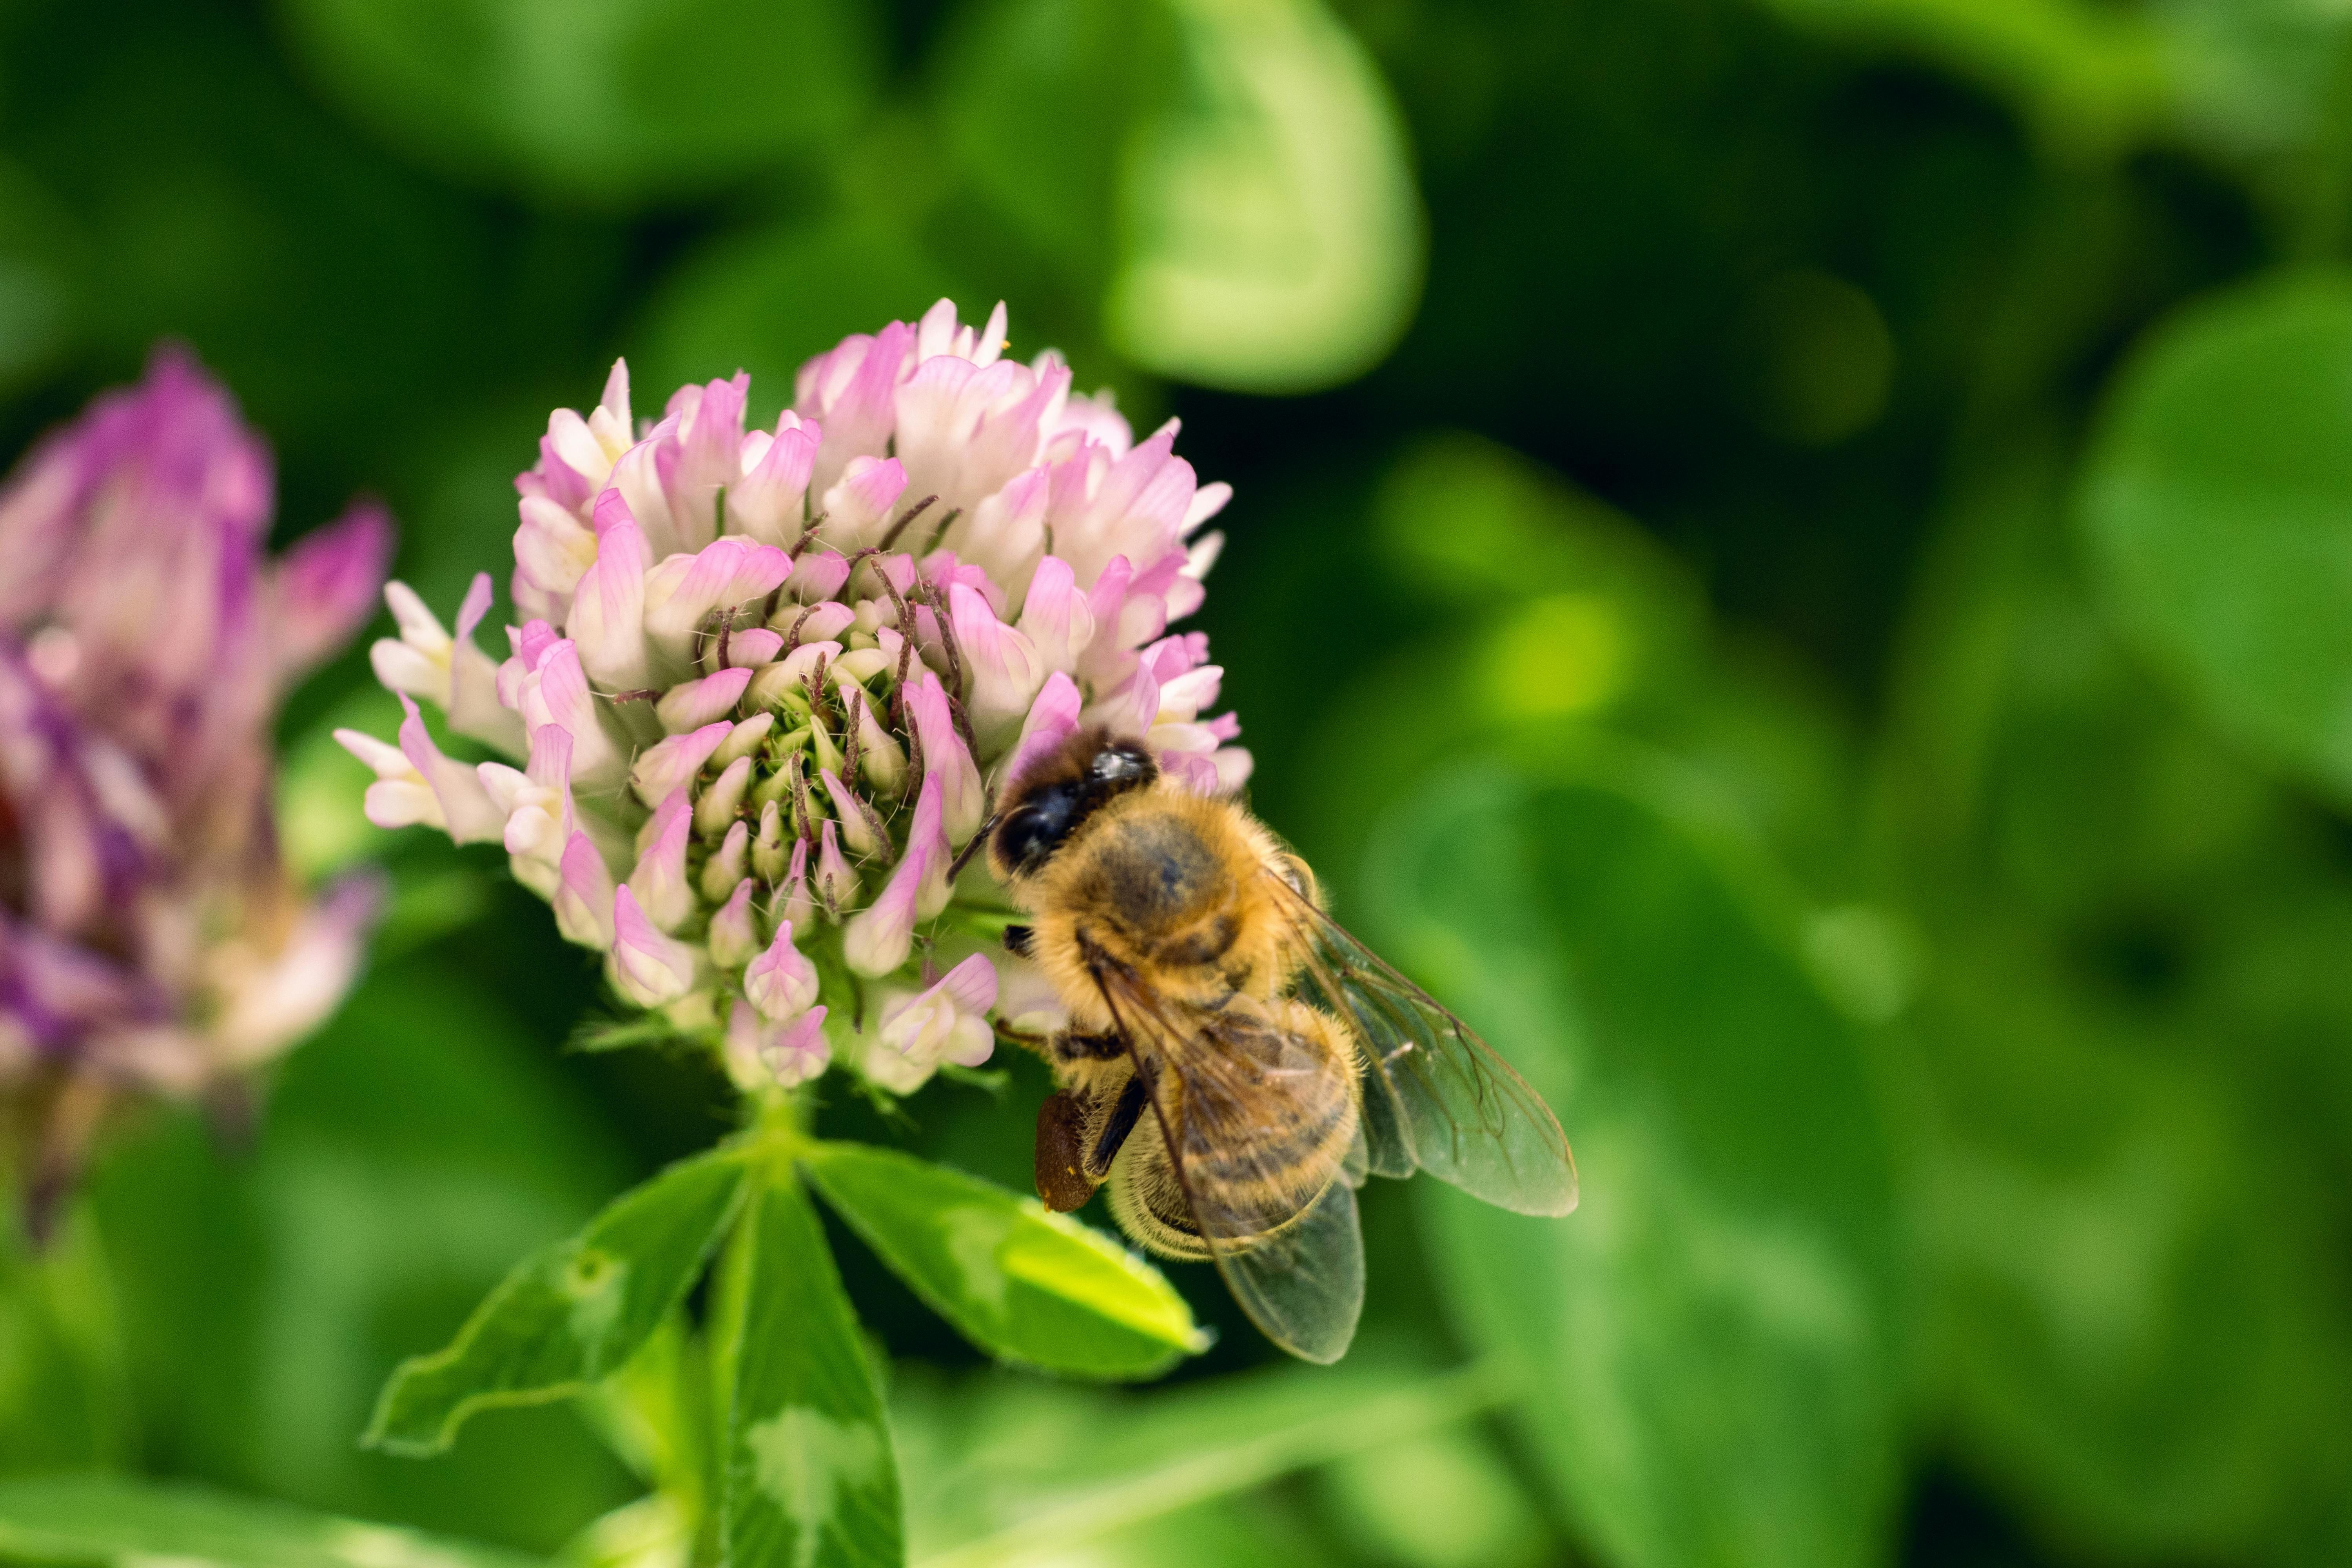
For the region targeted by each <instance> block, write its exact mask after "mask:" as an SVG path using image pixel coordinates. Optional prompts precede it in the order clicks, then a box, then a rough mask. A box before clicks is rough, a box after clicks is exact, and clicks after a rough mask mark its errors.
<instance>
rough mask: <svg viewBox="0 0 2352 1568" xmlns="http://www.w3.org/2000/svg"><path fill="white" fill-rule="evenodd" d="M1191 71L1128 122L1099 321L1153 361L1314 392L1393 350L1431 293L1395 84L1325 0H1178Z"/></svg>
mask: <svg viewBox="0 0 2352 1568" xmlns="http://www.w3.org/2000/svg"><path fill="white" fill-rule="evenodd" d="M1171 7H1172V9H1173V11H1174V14H1175V16H1176V20H1177V23H1178V25H1179V33H1180V35H1181V40H1182V50H1183V56H1184V68H1183V73H1182V78H1181V81H1182V86H1181V91H1180V92H1178V93H1177V94H1175V95H1174V96H1173V98H1172V100H1171V101H1170V102H1168V103H1166V104H1164V105H1162V106H1160V108H1159V109H1158V110H1156V112H1154V113H1152V114H1150V116H1149V117H1148V118H1147V119H1146V120H1145V121H1144V122H1143V123H1142V124H1141V125H1139V127H1138V128H1137V129H1136V131H1135V132H1134V140H1133V142H1131V144H1130V150H1129V158H1128V163H1127V166H1126V168H1125V171H1124V173H1123V174H1122V175H1121V179H1120V207H1121V212H1122V234H1123V238H1124V244H1123V246H1122V256H1121V261H1120V265H1119V268H1118V275H1117V276H1116V278H1115V279H1113V281H1112V284H1111V289H1110V295H1109V298H1108V300H1107V301H1106V302H1105V305H1104V311H1105V330H1106V331H1107V332H1108V335H1109V337H1110V340H1111V342H1112V343H1113V345H1114V346H1115V347H1117V348H1118V350H1119V352H1120V353H1124V354H1125V355H1126V356H1127V357H1128V358H1129V359H1130V360H1132V361H1134V362H1135V363H1138V364H1140V365H1142V366H1144V367H1145V368H1146V369H1148V370H1151V371H1155V372H1158V373H1159V374H1163V375H1170V376H1174V377H1176V378H1178V379H1179V380H1183V381H1192V382H1198V383H1200V384H1202V385H1207V386H1217V387H1224V388H1228V389H1232V390H1235V391H1246V392H1306V391H1312V390H1314V389H1317V388H1318V387H1325V386H1331V385H1335V384H1339V383H1340V382H1343V381H1347V380H1349V379H1350V378H1351V377H1354V376H1356V375H1358V374H1361V373H1362V372H1364V371H1366V370H1368V369H1370V367H1371V366H1372V365H1373V364H1375V363H1379V361H1380V360H1381V358H1382V357H1383V356H1385V355H1386V354H1387V353H1388V352H1389V350H1390V348H1391V347H1392V346H1393V345H1394V344H1395V342H1396V341H1397V339H1398V338H1399V337H1400V336H1402V333H1403V331H1404V330H1405V327H1406V325H1407V324H1408V323H1409V322H1410V321H1411V320H1412V311H1413V307H1414V305H1415V304H1416V303H1417V302H1418V301H1419V300H1420V297H1421V280H1422V262H1423V250H1424V247H1425V238H1424V236H1423V219H1422V211H1421V200H1420V195H1419V193H1418V191H1417V190H1416V188H1415V186H1414V183H1413V175H1412V162H1411V160H1410V158H1409V156H1408V154H1407V152H1406V148H1405V142H1404V132H1403V129H1402V126H1401V125H1400V123H1399V121H1398V116H1397V112H1396V109H1395V106H1394V105H1393V104H1392V103H1391V100H1390V98H1389V93H1388V89H1387V87H1386V85H1385V84H1383V83H1382V81H1381V77H1380V73H1379V70H1378V69H1377V68H1375V67H1374V65H1373V64H1372V61H1371V59H1370V57H1369V56H1368V55H1367V54H1366V53H1365V52H1364V49H1363V47H1362V46H1361V45H1360V44H1359V43H1358V42H1357V41H1356V39H1355V38H1354V37H1353V36H1351V35H1350V34H1349V32H1348V30H1347V29H1346V28H1345V27H1344V26H1341V25H1340V24H1339V21H1338V20H1337V19H1335V18H1334V17H1333V16H1331V15H1330V13H1329V12H1328V11H1326V10H1325V9H1324V8H1323V6H1322V5H1320V4H1318V0H1171Z"/></svg>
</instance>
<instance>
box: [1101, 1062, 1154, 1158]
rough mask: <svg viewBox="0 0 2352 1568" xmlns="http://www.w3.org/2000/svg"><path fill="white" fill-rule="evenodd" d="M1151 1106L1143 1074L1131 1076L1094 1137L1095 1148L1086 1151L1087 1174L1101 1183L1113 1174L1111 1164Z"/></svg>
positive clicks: (1120, 1090)
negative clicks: (1146, 1107) (1145, 1108)
mask: <svg viewBox="0 0 2352 1568" xmlns="http://www.w3.org/2000/svg"><path fill="white" fill-rule="evenodd" d="M1148 1103H1150V1101H1149V1100H1148V1099H1147V1098H1146V1094H1145V1089H1144V1083H1143V1079H1142V1077H1141V1075H1139V1074H1132V1073H1131V1074H1129V1076H1128V1079H1127V1083H1126V1085H1125V1087H1123V1088H1121V1089H1119V1091H1118V1100H1115V1101H1114V1102H1112V1105H1111V1108H1110V1114H1109V1115H1108V1117H1105V1118H1104V1119H1103V1124H1102V1131H1100V1132H1097V1134H1095V1146H1094V1147H1093V1148H1092V1149H1089V1150H1088V1151H1087V1167H1086V1168H1087V1175H1089V1176H1091V1177H1092V1178H1094V1179H1095V1180H1096V1181H1097V1182H1099V1181H1101V1180H1102V1179H1103V1178H1104V1177H1105V1176H1108V1174H1110V1164H1111V1162H1112V1161H1113V1160H1116V1159H1118V1152H1119V1149H1120V1147H1121V1146H1122V1145H1124V1144H1125V1143H1126V1142H1127V1135H1128V1134H1129V1133H1130V1132H1132V1131H1135V1123H1136V1121H1137V1120H1138V1119H1139V1118H1140V1117H1141V1116H1142V1115H1143V1108H1144V1106H1145V1105H1147V1104H1148Z"/></svg>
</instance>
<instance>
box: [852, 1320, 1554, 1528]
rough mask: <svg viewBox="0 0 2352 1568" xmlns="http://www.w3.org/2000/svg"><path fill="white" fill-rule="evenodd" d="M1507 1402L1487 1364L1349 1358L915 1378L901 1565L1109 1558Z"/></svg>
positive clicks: (907, 1421)
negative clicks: (1221, 1506)
mask: <svg viewBox="0 0 2352 1568" xmlns="http://www.w3.org/2000/svg"><path fill="white" fill-rule="evenodd" d="M1509 1393H1510V1390H1509V1387H1508V1384H1507V1378H1506V1377H1505V1376H1504V1374H1503V1371H1502V1369H1500V1368H1498V1367H1494V1366H1477V1367H1470V1368H1465V1369H1462V1370H1459V1371H1455V1372H1451V1373H1443V1374H1438V1375H1431V1374H1429V1373H1424V1372H1421V1371H1419V1370H1417V1369H1413V1368H1410V1367H1404V1366H1397V1365H1393V1364H1391V1365H1382V1364H1379V1363H1376V1362H1363V1363H1358V1362H1352V1361H1351V1362H1349V1363H1346V1364H1344V1365H1342V1366H1339V1367H1337V1368H1333V1369H1330V1370H1328V1371H1325V1370H1319V1369H1318V1370H1317V1371H1315V1372H1311V1373H1310V1372H1306V1371H1303V1370H1300V1369H1297V1368H1289V1367H1286V1368H1282V1369H1279V1370H1275V1371H1269V1372H1262V1373H1247V1374H1244V1375H1242V1376H1238V1377H1230V1378H1223V1379H1220V1380H1217V1381H1214V1382H1211V1383H1206V1384H1191V1385H1188V1386H1186V1387H1183V1388H1181V1389H1171V1390H1167V1391H1164V1392H1158V1393H1154V1394H1150V1395H1149V1396H1139V1395H1135V1394H1112V1393H1108V1392H1106V1391H1097V1390H1087V1389H1078V1388H1067V1387H1055V1386H1053V1385H1050V1384H1037V1383H1033V1382H1013V1381H1011V1380H997V1379H989V1380H985V1381H983V1380H982V1379H976V1378H975V1379H967V1380H965V1381H964V1382H963V1383H961V1384H959V1385H958V1386H957V1387H956V1388H955V1389H954V1390H953V1391H952V1392H942V1391H940V1390H938V1389H936V1388H931V1387H927V1386H924V1385H920V1384H918V1385H917V1386H915V1387H913V1388H910V1389H909V1390H908V1391H907V1392H906V1393H905V1394H903V1395H902V1396H901V1398H900V1399H899V1401H898V1407H899V1408H900V1410H901V1412H902V1415H901V1423H902V1426H903V1433H902V1438H901V1441H902V1446H903V1449H904V1456H905V1458H904V1463H905V1466H906V1469H907V1474H908V1512H909V1515H910V1520H911V1522H912V1525H913V1528H914V1531H915V1546H916V1551H915V1553H914V1556H915V1560H916V1561H917V1562H918V1563H921V1564H923V1565H924V1568H994V1565H1000V1564H1002V1565H1008V1568H1009V1565H1011V1564H1014V1563H1036V1562H1047V1561H1058V1560H1061V1559H1062V1558H1064V1557H1067V1556H1071V1555H1075V1554H1082V1553H1087V1552H1110V1551H1113V1550H1115V1548H1114V1546H1113V1543H1114V1542H1118V1548H1116V1550H1118V1552H1119V1555H1120V1558H1121V1560H1124V1557H1125V1555H1126V1552H1128V1551H1129V1550H1131V1549H1132V1548H1133V1546H1135V1545H1139V1544H1140V1543H1141V1542H1146V1541H1149V1540H1150V1539H1151V1538H1152V1537H1154V1536H1156V1535H1157V1534H1158V1533H1159V1528H1160V1523H1161V1522H1163V1521H1168V1520H1170V1519H1171V1518H1173V1517H1175V1516H1177V1515H1180V1514H1181V1513H1183V1512H1185V1511H1186V1510H1192V1509H1195V1508H1198V1507H1200V1506H1201V1505H1202V1504H1204V1503H1208V1502H1211V1501H1213V1500H1218V1499H1221V1498H1230V1497H1233V1496H1235V1495H1237V1494H1241V1493H1244V1492H1247V1491H1250V1490H1253V1489H1257V1488H1261V1487H1264V1486H1265V1485H1266V1484H1267V1483H1268V1482H1270V1481H1273V1480H1276V1479H1279V1478H1280V1477H1283V1476H1285V1475H1289V1474H1292V1473H1294V1472H1296V1471H1298V1470H1303V1469H1308V1468H1313V1467H1315V1466H1318V1465H1322V1464H1327V1463H1329V1462H1331V1461H1333V1460H1335V1459H1339V1458H1345V1457H1347V1456H1349V1455H1352V1454H1359V1453H1364V1452H1367V1451H1370V1450H1375V1449H1379V1448H1381V1447H1383V1446H1385V1445H1391V1444H1397V1443H1402V1442H1405V1441H1408V1440H1410V1439H1412V1438H1414V1437H1417V1436H1420V1435H1422V1434H1424V1433H1428V1432H1432V1431H1436V1430H1439V1429H1442V1428H1444V1427H1447V1426H1452V1425H1454V1424H1455V1423H1457V1422H1460V1421H1462V1420H1463V1419H1465V1417H1467V1416H1469V1415H1474V1414H1475V1413H1476V1412H1478V1411H1481V1410H1484V1409H1488V1408H1491V1407H1492V1406H1494V1405H1497V1404H1500V1403H1502V1402H1503V1401H1504V1400H1505V1399H1507V1397H1508V1396H1509ZM1153 1560H1154V1561H1157V1560H1159V1559H1157V1558H1154V1559H1153ZM1206 1560H1207V1561H1227V1560H1231V1559H1227V1558H1224V1557H1223V1556H1219V1557H1214V1558H1210V1559H1206Z"/></svg>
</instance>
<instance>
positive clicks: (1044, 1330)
mask: <svg viewBox="0 0 2352 1568" xmlns="http://www.w3.org/2000/svg"><path fill="white" fill-rule="evenodd" d="M803 1165H804V1168H805V1169H806V1170H807V1172H808V1173H809V1179H810V1180H811V1181H813V1182H814V1183H815V1184H816V1187H817V1190H818V1191H819V1192H821V1193H823V1194H824V1197H825V1201H826V1202H827V1203H829V1204H831V1205H833V1207H834V1208H835V1210H836V1211H837V1212H838V1213H839V1214H840V1215H841V1216H842V1217H843V1218H844V1219H845V1220H847V1221H848V1222H849V1225H850V1227H851V1228H852V1229H854V1230H856V1232H857V1234H858V1236H859V1237H860V1238H861V1239H863V1240H864V1241H865V1242H866V1245H867V1246H868V1247H872V1248H874V1250H875V1251H876V1252H877V1253H879V1254H880V1255H881V1257H882V1260H883V1261H884V1262H885V1263H887V1264H888V1265H889V1266H890V1267H891V1268H892V1269H893V1270H895V1271H896V1272H897V1273H898V1277H899V1278H900V1279H904V1280H905V1281H906V1282H907V1283H908V1285H909V1286H910V1287H912V1288H913V1289H914V1291H915V1293H916V1294H917V1295H919V1296H920V1297H922V1299H923V1300H925V1301H927V1302H929V1304H930V1306H931V1308H932V1309H933V1310H936V1311H937V1312H938V1313H939V1314H940V1316H941V1317H944V1318H946V1319H947V1320H948V1321H950V1322H951V1323H953V1324H954V1325H955V1326H956V1327H957V1328H958V1329H960V1330H961V1331H963V1333H964V1335H965V1337H967V1338H968V1339H970V1340H971V1342H973V1343H974V1344H976V1345H978V1346H979V1347H980V1348H981V1349H982V1350H984V1351H986V1352H988V1353H989V1354H991V1355H993V1356H995V1357H997V1358H998V1359H1000V1360H1003V1361H1008V1362H1013V1363H1018V1364H1022V1365H1025V1366H1034V1367H1042V1368H1045V1369H1046V1370H1048V1371H1052V1372H1059V1373H1069V1374H1071V1375H1074V1376H1078V1377H1102V1378H1135V1377H1150V1376H1152V1375H1154V1374H1155V1373H1160V1372H1162V1371H1165V1370H1166V1369H1167V1368H1168V1367H1169V1366H1170V1365H1171V1364H1172V1363H1174V1362H1175V1361H1176V1360H1177V1359H1178V1358H1179V1357H1181V1356H1182V1355H1184V1354H1186V1353H1187V1352H1191V1353H1194V1354H1197V1353H1199V1352H1201V1351H1202V1350H1204V1349H1206V1348H1207V1340H1206V1339H1205V1337H1204V1336H1203V1335H1202V1332H1201V1331H1200V1330H1199V1329H1198V1328H1196V1327H1194V1325H1193V1322H1192V1310H1191V1309H1190V1308H1189V1307H1187V1306H1186V1305H1185V1304H1184V1299H1183V1298H1182V1297H1181V1296H1180V1295H1178V1294H1177V1293H1176V1290H1175V1289H1174V1287H1172V1286H1171V1285H1170V1284H1169V1283H1168V1281H1167V1279H1165V1278H1164V1277H1163V1276H1162V1275H1161V1274H1160V1271H1159V1270H1158V1269H1157V1268H1152V1267H1151V1266H1150V1264H1148V1263H1145V1262H1144V1261H1142V1260H1141V1259H1140V1258H1137V1257H1136V1256H1135V1255H1134V1254H1133V1253H1131V1252H1129V1250H1128V1249H1127V1248H1126V1247H1122V1246H1120V1245H1119V1244H1118V1243H1117V1242H1115V1241H1113V1240H1111V1239H1110V1238H1109V1237H1106V1236H1104V1235H1102V1234H1101V1233H1100V1232H1098V1231H1096V1230H1093V1229H1091V1228H1089V1227H1088V1226H1085V1225H1082V1224H1080V1223H1079V1222H1078V1221H1076V1220H1075V1219H1072V1218H1070V1217H1069V1216H1068V1215H1057V1214H1052V1213H1049V1212H1047V1211H1046V1209H1045V1207H1044V1206H1043V1205H1040V1204H1039V1203H1038V1202H1037V1201H1036V1200H1035V1199H1034V1198H1029V1197H1022V1196H1017V1195H1015V1194H1012V1193H1009V1192H1006V1191H1005V1190H1004V1189H1003V1188H1002V1187H999V1186H996V1185H993V1184H991V1183H988V1182H983V1181H982V1180H980V1179H979V1178H978V1177H975V1176H968V1175H966V1174H964V1173H962V1172H961V1171H953V1170H950V1169H948V1168H947V1167H945V1166H943V1165H934V1164H931V1163H929V1162H927V1161H923V1160H919V1159H916V1158H915V1157H914V1156H912V1155H909V1154H901V1153H898V1152H895V1151H891V1150H887V1149H875V1148H870V1147H868V1146H866V1145H865V1144H860V1143H820V1144H817V1145H814V1147H813V1148H812V1149H810V1150H809V1151H808V1152H806V1153H805V1154H804V1155H803Z"/></svg>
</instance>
